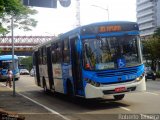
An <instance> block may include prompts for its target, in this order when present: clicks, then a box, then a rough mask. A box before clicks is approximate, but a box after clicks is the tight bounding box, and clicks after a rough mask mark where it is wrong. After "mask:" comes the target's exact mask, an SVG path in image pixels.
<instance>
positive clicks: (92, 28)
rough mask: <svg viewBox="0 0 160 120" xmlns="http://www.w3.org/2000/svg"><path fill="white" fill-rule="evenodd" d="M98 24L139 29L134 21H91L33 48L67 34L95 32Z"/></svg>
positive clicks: (124, 29)
mask: <svg viewBox="0 0 160 120" xmlns="http://www.w3.org/2000/svg"><path fill="white" fill-rule="evenodd" d="M99 26H102V27H106V26H112V27H114V26H116V27H117V26H121V27H122V29H121V31H130V30H139V27H138V24H137V23H136V22H131V21H107V22H96V23H91V24H88V25H84V26H80V27H77V28H75V29H73V30H70V31H68V32H66V33H63V34H61V35H59V36H58V37H56V38H54V39H52V40H50V41H47V42H45V43H42V44H40V45H37V46H35V47H34V50H37V49H38V48H39V47H42V46H44V45H47V44H51V43H52V42H53V41H56V40H59V39H63V38H66V36H68V37H69V36H71V35H74V34H81V35H84V34H93V33H97V30H98V29H99ZM113 29H114V28H113ZM106 30H107V28H106ZM105 32H107V31H105ZM111 32H112V31H111ZM114 32H115V31H114Z"/></svg>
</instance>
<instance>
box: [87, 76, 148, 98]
mask: <svg viewBox="0 0 160 120" xmlns="http://www.w3.org/2000/svg"><path fill="white" fill-rule="evenodd" d="M134 86H136V90H135V91H134V92H142V91H145V90H146V83H145V77H143V79H142V80H141V81H139V82H137V81H133V82H128V83H118V84H110V85H101V86H100V87H95V86H93V85H91V84H88V83H87V85H86V87H85V97H86V98H103V97H104V96H105V94H104V93H103V91H105V90H114V89H115V88H118V87H125V88H129V87H134ZM131 92H132V91H131ZM126 93H130V92H124V93H116V94H106V95H117V94H126Z"/></svg>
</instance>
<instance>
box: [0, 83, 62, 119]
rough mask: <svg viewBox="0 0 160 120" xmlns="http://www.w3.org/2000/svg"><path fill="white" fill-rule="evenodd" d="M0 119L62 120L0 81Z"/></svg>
mask: <svg viewBox="0 0 160 120" xmlns="http://www.w3.org/2000/svg"><path fill="white" fill-rule="evenodd" d="M0 120H62V118H60V117H59V116H57V115H56V114H51V113H50V112H49V111H47V110H46V109H44V108H43V107H41V106H39V105H37V104H36V103H34V102H32V101H30V100H28V99H26V98H24V97H22V96H21V95H19V94H17V93H16V96H15V97H14V96H13V91H12V88H11V89H10V88H8V87H6V86H4V83H0Z"/></svg>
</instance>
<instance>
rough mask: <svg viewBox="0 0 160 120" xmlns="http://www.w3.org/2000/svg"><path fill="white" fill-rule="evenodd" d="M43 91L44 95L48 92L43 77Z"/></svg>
mask: <svg viewBox="0 0 160 120" xmlns="http://www.w3.org/2000/svg"><path fill="white" fill-rule="evenodd" d="M43 90H44V92H45V93H47V92H48V90H47V85H46V81H45V78H44V77H43Z"/></svg>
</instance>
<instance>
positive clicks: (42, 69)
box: [39, 65, 49, 89]
mask: <svg viewBox="0 0 160 120" xmlns="http://www.w3.org/2000/svg"><path fill="white" fill-rule="evenodd" d="M39 74H40V84H41V86H42V87H43V77H44V79H45V82H46V87H47V89H49V78H48V70H47V65H39Z"/></svg>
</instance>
